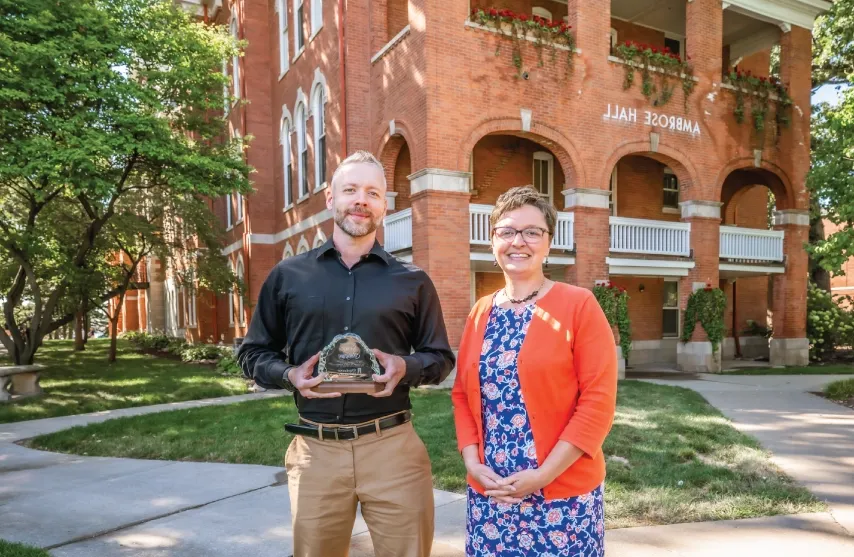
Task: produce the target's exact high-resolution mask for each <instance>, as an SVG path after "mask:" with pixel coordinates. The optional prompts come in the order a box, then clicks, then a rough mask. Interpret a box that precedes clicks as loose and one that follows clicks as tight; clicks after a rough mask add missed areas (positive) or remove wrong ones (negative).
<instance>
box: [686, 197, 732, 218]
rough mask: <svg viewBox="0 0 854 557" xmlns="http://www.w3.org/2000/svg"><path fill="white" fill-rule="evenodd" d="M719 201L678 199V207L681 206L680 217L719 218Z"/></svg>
mask: <svg viewBox="0 0 854 557" xmlns="http://www.w3.org/2000/svg"><path fill="white" fill-rule="evenodd" d="M721 205H723V203H721V202H720V201H702V200H693V201H680V202H679V207H681V208H682V218H683V219H690V218H704V219H719V218H721Z"/></svg>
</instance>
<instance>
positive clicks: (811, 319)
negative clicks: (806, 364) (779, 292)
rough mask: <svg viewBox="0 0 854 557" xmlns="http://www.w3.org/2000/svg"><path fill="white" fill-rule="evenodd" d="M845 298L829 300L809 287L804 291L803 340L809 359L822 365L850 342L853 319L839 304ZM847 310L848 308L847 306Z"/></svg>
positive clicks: (827, 294)
mask: <svg viewBox="0 0 854 557" xmlns="http://www.w3.org/2000/svg"><path fill="white" fill-rule="evenodd" d="M847 302H850V299H849V297H848V296H839V297H835V298H834V297H833V296H832V295H831V294H830V292H827V291H826V290H822V289H821V288H819V287H817V286H816V285H815V284H813V283H810V284H809V287H808V289H807V338H809V343H810V358H811V359H813V360H816V361H822V360H825V359H827V358H828V357H829V356H832V355H833V353H834V352H835V351H836V348H837V347H839V346H850V345H851V341H852V338H854V317H852V314H851V311H850V310H846V309H844V308H843V307H842V305H841V304H846V303H847ZM849 307H850V306H849Z"/></svg>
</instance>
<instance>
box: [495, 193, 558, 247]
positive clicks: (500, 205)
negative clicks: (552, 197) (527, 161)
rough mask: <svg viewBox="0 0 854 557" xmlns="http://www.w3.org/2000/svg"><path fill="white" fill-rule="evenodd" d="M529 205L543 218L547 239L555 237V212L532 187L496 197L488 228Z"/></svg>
mask: <svg viewBox="0 0 854 557" xmlns="http://www.w3.org/2000/svg"><path fill="white" fill-rule="evenodd" d="M525 205H531V206H533V207H536V208H537V209H539V210H540V212H541V213H542V214H543V218H544V219H545V220H546V228H548V230H549V237H550V238H553V237H554V235H555V226H556V224H557V210H556V209H555V208H554V207H553V206H552V204H551V203H549V200H548V199H547V198H545V197H543V196H542V195H541V194H540V192H538V191H537V190H535V189H534V187H533V186H516V187H515V188H510V189H509V190H507V191H506V192H504V193H502V194H501V195H500V196H498V201H496V202H495V208H494V209H493V210H492V214H491V215H489V226H490V228H493V229H494V228H495V223H497V222H498V221H499V220H501V219H502V217H504V215H506V214H507V213H509V212H510V211H515V210H516V209H518V208H519V207H523V206H525Z"/></svg>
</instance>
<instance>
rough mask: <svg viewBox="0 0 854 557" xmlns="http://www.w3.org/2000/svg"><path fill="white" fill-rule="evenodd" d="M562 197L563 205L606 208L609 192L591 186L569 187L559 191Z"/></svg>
mask: <svg viewBox="0 0 854 557" xmlns="http://www.w3.org/2000/svg"><path fill="white" fill-rule="evenodd" d="M561 193H562V194H563V199H564V207H566V208H567V209H569V208H571V207H592V208H594V209H607V208H608V198H609V197H610V192H609V191H608V190H599V189H593V188H571V189H568V190H563V191H562V192H561Z"/></svg>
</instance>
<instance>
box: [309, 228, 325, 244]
mask: <svg viewBox="0 0 854 557" xmlns="http://www.w3.org/2000/svg"><path fill="white" fill-rule="evenodd" d="M325 243H326V236H324V235H323V231H322V230H318V231H317V236H315V237H314V245H312V246H311V247H312V248H319V247H321V246H323V244H325Z"/></svg>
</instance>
